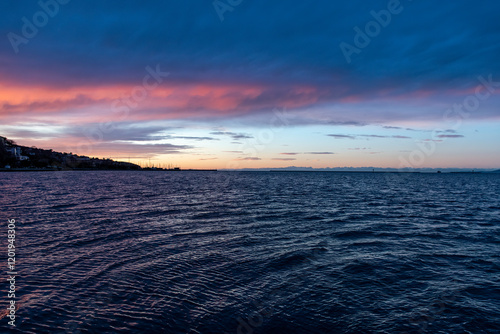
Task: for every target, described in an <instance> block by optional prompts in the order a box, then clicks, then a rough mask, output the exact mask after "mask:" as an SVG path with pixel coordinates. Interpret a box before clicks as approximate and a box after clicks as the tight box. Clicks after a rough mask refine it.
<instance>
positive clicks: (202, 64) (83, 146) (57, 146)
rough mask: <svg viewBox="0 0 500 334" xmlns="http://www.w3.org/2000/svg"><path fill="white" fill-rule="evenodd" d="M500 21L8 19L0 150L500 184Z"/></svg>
mask: <svg viewBox="0 0 500 334" xmlns="http://www.w3.org/2000/svg"><path fill="white" fill-rule="evenodd" d="M499 12H500V3H497V2H492V1H481V2H479V1H465V0H457V1H441V2H436V1H430V0H413V1H411V0H401V1H398V0H389V1H378V0H377V1H326V0H325V1H319V0H313V1H291V0H290V1H275V2H270V1H262V0H252V1H250V0H216V1H212V0H209V1H207V0H192V1H147V2H144V1H94V0H91V1H78V0H41V1H13V0H11V1H2V2H1V3H0V18H1V20H0V36H1V37H0V41H1V42H0V135H1V136H6V137H8V138H10V139H14V140H15V141H16V142H17V143H18V144H20V145H25V146H37V147H40V148H47V149H48V148H50V149H54V150H55V151H60V152H72V153H75V154H80V155H86V156H91V157H110V158H112V159H115V160H122V161H131V162H134V163H138V164H141V165H142V166H147V165H155V166H166V165H169V164H172V165H175V166H180V167H181V168H218V169H239V168H265V167H286V166H301V167H309V166H310V167H315V168H325V167H349V166H353V167H363V166H374V167H392V168H402V167H413V168H420V167H431V168H447V167H457V168H497V169H498V168H500V145H499V144H498V143H500V132H499V131H498V129H499V125H500V95H499V92H500V62H499V61H498V60H499V56H500V20H498V13H499Z"/></svg>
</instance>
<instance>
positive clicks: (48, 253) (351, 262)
mask: <svg viewBox="0 0 500 334" xmlns="http://www.w3.org/2000/svg"><path fill="white" fill-rule="evenodd" d="M499 195H500V174H493V173H457V174H452V173H441V174H437V173H435V174H434V173H433V174H424V173H355V172H222V171H219V172H197V171H179V172H159V171H60V172H22V173H17V172H9V173H0V203H1V212H0V218H1V220H2V223H1V228H0V246H1V248H0V267H1V268H2V269H1V272H0V303H1V304H0V305H1V309H0V318H1V319H0V333H36V334H39V333H174V334H175V333H214V334H226V333H231V334H233V333H234V334H241V333H245V334H249V333H340V334H342V333H433V334H434V333H500V196H499ZM9 221H11V222H12V221H14V222H15V223H14V225H15V226H13V225H11V226H10V227H11V229H14V230H15V243H14V244H15V268H11V269H14V270H15V273H16V274H15V275H13V276H15V288H14V290H15V297H11V298H9V297H8V294H9V290H10V289H11V285H10V283H9V282H10V281H8V280H7V279H8V278H10V276H9V274H7V272H8V271H9V268H8V267H7V264H8V254H9V253H8V250H9V249H8V244H10V243H9V241H8V235H9V233H11V232H8V224H9V223H8V222H9ZM12 233H14V232H12ZM12 233H11V234H12ZM11 255H12V254H11ZM12 300H13V301H14V302H15V308H16V309H15V321H14V324H15V326H13V325H12V320H11V319H12V318H11V317H9V316H10V315H11V314H12V312H10V311H9V310H8V308H7V307H8V305H10V304H9V303H10V302H11V301H12ZM9 322H10V324H9Z"/></svg>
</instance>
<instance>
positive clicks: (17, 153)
mask: <svg viewBox="0 0 500 334" xmlns="http://www.w3.org/2000/svg"><path fill="white" fill-rule="evenodd" d="M7 152H10V153H11V154H12V155H13V156H15V157H16V158H19V157H20V156H21V148H20V147H18V146H14V147H9V148H8V149H7Z"/></svg>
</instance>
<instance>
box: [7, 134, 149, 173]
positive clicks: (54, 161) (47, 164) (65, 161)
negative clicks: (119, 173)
mask: <svg viewBox="0 0 500 334" xmlns="http://www.w3.org/2000/svg"><path fill="white" fill-rule="evenodd" d="M0 168H51V169H55V168H57V169H96V170H100V169H104V170H107V169H141V167H140V166H138V165H135V164H132V163H129V162H121V161H113V160H111V159H99V158H90V157H87V156H81V155H76V154H72V153H60V152H54V151H53V150H45V149H41V148H36V147H27V146H21V145H17V144H16V143H15V142H14V141H13V140H10V139H7V138H5V137H0Z"/></svg>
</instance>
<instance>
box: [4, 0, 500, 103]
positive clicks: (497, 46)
mask: <svg viewBox="0 0 500 334" xmlns="http://www.w3.org/2000/svg"><path fill="white" fill-rule="evenodd" d="M42 1H43V0H42ZM45 1H47V0H45ZM37 2H38V1H23V2H16V1H4V2H2V3H1V4H0V13H1V14H0V15H1V20H0V35H2V36H3V39H2V42H1V43H0V61H1V63H2V66H1V72H2V73H1V74H2V76H4V77H9V78H13V79H16V80H19V81H40V82H45V83H53V84H62V83H65V84H67V82H68V80H69V79H71V82H72V83H74V84H79V83H80V84H82V83H94V84H95V83H103V82H123V81H130V82H134V81H137V79H138V77H139V78H140V77H141V76H142V74H143V70H144V67H145V66H147V65H152V64H153V65H154V64H158V63H159V64H162V66H164V67H165V68H166V69H168V70H170V71H171V72H172V80H176V81H179V82H193V81H208V82H214V81H215V82H217V81H220V82H233V81H238V82H241V81H247V82H259V83H262V82H264V83H269V84H276V83H296V84H303V83H310V84H314V85H317V86H320V87H325V88H328V87H332V86H335V85H338V84H341V83H344V84H346V87H348V90H349V91H352V92H364V91H369V90H370V89H372V88H373V83H374V82H377V83H378V85H377V88H381V86H382V87H400V88H399V89H400V90H401V91H411V90H415V89H419V88H422V87H429V86H433V87H441V86H442V85H446V87H450V86H451V87H462V86H464V85H465V86H466V85H468V82H470V81H471V79H474V78H475V77H476V76H477V75H479V74H484V73H493V74H498V73H499V72H500V71H499V69H500V67H499V66H500V65H499V63H498V61H497V55H498V54H500V43H498V42H499V32H500V20H498V18H497V16H498V15H497V13H498V12H499V11H500V3H496V2H478V1H466V0H461V1H453V2H439V3H436V2H435V1H430V0H427V1H423V0H421V1H413V2H409V1H401V4H402V6H403V8H404V9H403V11H402V12H401V13H400V14H398V15H393V17H392V20H391V23H390V24H389V25H388V26H387V27H385V28H382V30H381V32H380V34H379V35H378V36H376V37H374V38H373V39H372V41H371V43H370V44H369V45H368V46H367V47H365V48H363V49H362V50H361V53H360V54H359V55H353V57H352V58H353V59H352V62H351V63H350V64H348V63H347V62H346V60H345V58H344V56H343V54H342V52H341V50H340V48H339V44H340V43H341V42H346V43H351V44H352V43H353V39H354V36H355V32H354V30H353V28H354V27H355V26H359V27H361V28H362V29H363V27H364V25H365V24H366V23H367V22H369V21H370V20H373V18H372V16H371V15H370V11H372V10H375V11H379V10H382V9H385V8H387V3H388V1H370V2H369V3H368V2H366V1H349V2H332V1H326V0H324V1H308V2H303V1H287V2H269V1H263V0H255V1H243V2H242V3H241V4H240V5H238V6H237V7H235V8H234V10H233V11H231V12H226V13H225V14H224V21H222V22H221V21H220V20H219V17H218V15H217V12H216V10H215V9H214V7H213V5H212V1H203V0H197V1H189V2H188V1H169V2H166V1H148V2H139V1H105V2H104V1H75V0H73V1H70V2H69V3H68V4H66V5H61V6H60V9H59V12H58V13H57V14H56V15H55V16H54V17H53V18H50V19H49V20H48V22H47V24H46V25H45V26H43V27H40V28H39V31H38V33H37V35H36V36H35V37H33V38H31V39H29V42H28V43H27V44H22V45H20V46H19V50H20V52H19V53H18V54H15V53H14V52H13V49H12V46H11V44H10V43H9V40H8V38H7V34H8V33H9V32H14V33H16V34H19V35H21V28H22V26H23V22H22V18H23V17H26V18H28V19H29V20H30V21H32V19H33V15H34V14H36V13H37V12H38V11H39V10H40V6H39V5H38V4H37ZM401 84H404V85H401ZM344 93H348V92H344ZM327 94H333V93H332V92H328V91H327ZM262 98H265V96H263V97H262Z"/></svg>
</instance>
